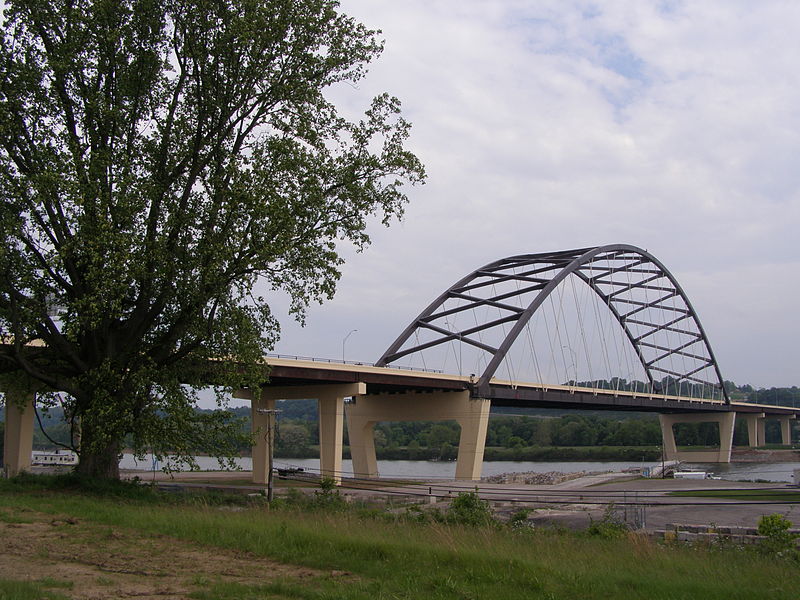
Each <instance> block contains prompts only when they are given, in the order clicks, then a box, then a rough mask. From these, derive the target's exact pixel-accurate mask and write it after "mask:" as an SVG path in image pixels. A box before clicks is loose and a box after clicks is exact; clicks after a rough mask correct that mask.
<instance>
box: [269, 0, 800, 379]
mask: <svg viewBox="0 0 800 600" xmlns="http://www.w3.org/2000/svg"><path fill="white" fill-rule="evenodd" d="M342 9H343V10H344V11H345V12H346V13H348V14H350V15H352V16H354V17H355V18H357V19H359V20H361V21H362V22H364V23H365V24H366V25H367V26H369V27H374V28H380V29H382V30H383V37H384V38H385V39H386V50H385V52H384V55H383V56H382V57H381V58H380V59H379V60H378V61H377V62H376V63H375V64H374V65H373V66H372V68H371V72H370V74H369V75H368V77H367V78H366V79H365V80H364V81H362V82H360V83H359V85H358V87H357V88H352V87H345V88H340V89H337V90H335V91H334V92H333V96H334V98H335V99H336V101H337V103H338V104H339V105H341V106H342V107H343V109H344V110H346V111H349V112H353V113H354V112H355V111H356V110H358V109H363V107H364V106H366V104H367V102H368V99H369V98H370V97H371V96H373V95H375V94H377V93H379V92H382V91H389V92H390V93H392V94H395V95H397V96H398V97H400V98H401V100H402V101H403V106H404V113H405V115H406V116H407V117H408V118H409V119H410V120H411V121H412V122H413V124H414V129H413V133H412V140H411V146H412V149H413V150H414V151H415V152H416V153H417V154H418V155H419V156H420V158H421V159H422V160H423V162H424V163H425V164H426V167H427V169H428V172H429V181H428V183H427V184H426V185H425V186H423V187H419V188H413V189H409V190H408V193H409V198H410V204H409V206H408V210H407V214H406V218H405V221H404V222H403V223H402V224H400V225H394V226H392V227H391V228H389V229H382V228H377V229H373V231H372V234H373V245H372V247H371V248H369V249H368V250H367V251H366V253H365V254H363V255H357V256H348V263H347V265H346V267H345V271H344V276H343V278H342V280H341V282H340V291H339V294H338V296H337V298H336V299H335V300H334V301H333V302H331V303H330V304H328V305H326V306H323V307H319V308H314V309H313V310H312V311H311V313H310V320H309V324H308V327H307V328H306V330H305V331H298V330H296V329H295V328H293V327H292V326H291V325H286V327H285V331H284V339H283V341H282V342H281V346H280V348H282V349H286V350H290V351H292V352H294V353H298V354H315V353H317V352H325V353H328V354H329V355H331V356H332V357H334V358H335V357H336V356H338V354H340V353H341V347H340V345H341V339H342V337H344V335H346V334H347V332H348V331H349V330H350V329H353V328H359V332H358V334H354V335H353V336H352V337H351V338H350V339H349V340H348V342H347V345H348V347H349V348H351V350H352V356H357V357H358V358H361V359H363V360H374V359H375V358H377V356H378V355H380V353H381V352H382V350H383V348H385V347H386V346H388V345H389V343H390V342H391V341H392V340H393V339H394V337H395V336H396V335H397V334H398V333H399V332H400V330H402V328H403V327H404V326H405V324H406V323H407V322H408V321H409V320H411V319H412V318H413V317H414V316H415V314H416V313H417V312H418V311H419V310H421V309H422V308H423V307H424V306H425V305H426V304H427V303H428V302H430V300H432V299H433V298H434V297H435V296H436V295H437V294H438V293H439V292H440V291H442V290H444V289H445V288H446V287H448V286H449V285H450V284H451V283H452V282H453V281H455V280H456V279H458V278H459V277H461V276H462V275H464V274H466V273H468V272H470V271H471V270H473V269H474V268H476V267H478V266H480V265H482V264H484V263H487V262H490V261H491V260H494V259H496V258H499V257H502V256H507V255H512V254H519V253H527V252H539V251H547V250H556V249H565V248H572V247H584V246H590V245H595V244H601V243H616V242H623V243H632V244H635V245H638V246H641V247H644V248H647V249H649V250H650V251H651V252H652V253H653V254H655V255H656V256H657V257H659V258H660V259H661V260H662V261H663V262H664V263H665V264H666V265H667V267H668V268H669V269H670V270H671V271H672V272H673V273H674V274H675V275H676V276H677V278H678V280H679V281H683V280H684V279H686V280H688V281H689V285H687V289H689V293H690V297H691V299H692V301H693V302H694V304H695V307H696V308H697V309H698V312H699V313H700V315H701V319H703V320H704V322H706V321H707V323H706V328H707V330H708V333H709V337H710V338H711V340H712V344H713V345H714V347H715V349H716V351H717V354H718V355H720V356H724V357H725V361H724V363H723V369H724V375H725V376H726V377H727V378H729V379H733V380H736V381H751V382H754V383H757V384H762V385H768V384H771V383H775V382H781V383H783V384H788V383H792V377H794V374H793V369H792V365H796V364H797V363H798V362H799V361H798V359H800V351H798V350H796V349H794V348H793V347H792V346H791V345H790V344H788V343H787V340H788V339H791V338H797V337H798V334H800V324H798V322H797V319H795V318H793V315H792V306H791V305H792V299H793V298H795V297H797V295H798V293H799V292H800V284H798V283H797V277H796V274H797V267H798V258H800V257H799V256H798V250H797V241H796V231H797V229H798V225H800V191H798V183H799V176H798V169H797V168H796V166H795V164H796V157H797V156H798V154H800V153H799V152H798V151H799V150H800V109H798V107H800V85H798V83H800V82H798V78H800V68H799V67H800V64H798V63H800V38H798V36H797V35H796V31H794V24H796V23H797V22H798V18H800V14H799V13H800V5H796V4H794V3H787V2H777V1H775V2H769V1H768V2H759V3H752V2H743V1H742V2H734V1H728V0H719V1H716V2H712V1H709V2H702V3H688V2H686V3H684V2H656V1H653V2H636V3H630V2H613V1H611V2H602V3H595V2H577V1H576V2H567V1H552V2H545V1H536V2H530V1H506V2H481V1H477V0H472V1H456V0H427V1H425V2H422V1H419V0H406V1H404V2H388V1H376V0H345V1H344V2H342ZM743 288H746V289H747V290H759V293H758V294H755V295H754V296H751V295H748V294H750V292H747V293H745V294H742V292H741V290H742V289H743ZM770 290H775V292H776V294H779V295H780V298H781V299H782V300H781V302H778V303H777V304H774V303H766V302H764V300H763V298H764V297H766V296H769V295H770ZM732 295H733V296H735V297H738V298H742V297H745V298H747V299H748V302H750V303H751V304H750V309H751V310H750V311H749V313H748V314H751V315H757V317H750V318H749V322H748V324H747V327H745V328H744V330H743V331H742V334H743V335H742V336H739V335H736V334H735V333H732V332H731V330H730V327H731V325H732V324H735V323H740V324H741V323H742V322H741V313H740V312H738V311H739V308H737V306H739V304H738V303H737V302H735V301H732V300H731V296H732ZM759 305H761V307H762V310H759ZM360 324H361V325H360ZM753 339H758V340H759V346H760V347H759V349H758V350H756V349H754V348H753V347H752V344H751V343H750V341H751V340H753ZM717 340H719V341H717ZM773 348H774V352H775V356H774V357H773V358H774V360H772V359H770V357H771V354H770V353H771V352H772V351H773ZM348 354H350V352H348ZM794 383H797V382H796V381H794Z"/></svg>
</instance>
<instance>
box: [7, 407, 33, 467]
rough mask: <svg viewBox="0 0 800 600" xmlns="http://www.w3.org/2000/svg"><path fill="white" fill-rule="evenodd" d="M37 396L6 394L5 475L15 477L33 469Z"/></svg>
mask: <svg viewBox="0 0 800 600" xmlns="http://www.w3.org/2000/svg"><path fill="white" fill-rule="evenodd" d="M34 400H35V394H33V393H28V394H21V395H16V394H15V393H13V392H5V403H6V426H5V438H4V441H3V474H4V475H5V477H14V476H15V475H18V474H19V473H21V472H22V471H27V470H29V469H30V468H31V452H32V451H33V411H34V408H33V403H34Z"/></svg>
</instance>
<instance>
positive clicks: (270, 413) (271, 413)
mask: <svg viewBox="0 0 800 600" xmlns="http://www.w3.org/2000/svg"><path fill="white" fill-rule="evenodd" d="M257 412H258V413H260V414H262V415H267V502H272V498H273V497H274V491H273V485H272V482H273V477H272V455H273V450H274V440H273V436H272V423H273V421H274V420H275V415H277V414H280V413H281V412H282V411H281V410H280V409H277V408H259V409H258V411H257Z"/></svg>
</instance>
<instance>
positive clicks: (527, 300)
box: [5, 244, 800, 483]
mask: <svg viewBox="0 0 800 600" xmlns="http://www.w3.org/2000/svg"><path fill="white" fill-rule="evenodd" d="M265 361H266V362H267V364H268V365H269V366H270V378H269V381H265V382H264V383H263V385H262V386H261V388H260V389H258V390H249V389H248V390H238V391H237V392H236V393H235V395H236V396H237V397H239V398H245V399H249V400H250V401H251V405H252V421H253V430H254V432H256V434H257V435H256V436H255V446H254V447H253V480H254V482H257V483H265V482H266V480H267V456H268V451H269V449H268V439H267V436H265V435H263V434H262V433H260V432H267V431H271V430H272V426H273V422H272V420H273V419H274V407H275V402H276V400H290V399H316V400H317V401H318V402H319V428H320V466H321V472H322V473H323V474H325V475H329V476H332V477H334V478H336V479H339V478H340V475H341V471H342V469H341V464H342V440H343V431H344V421H345V418H346V419H347V424H348V435H349V438H350V451H351V455H352V458H353V470H354V472H355V474H356V475H357V476H360V477H375V476H377V475H378V470H377V461H376V458H375V447H374V435H373V428H374V425H375V424H376V423H378V422H381V421H404V420H455V421H457V422H458V423H459V424H460V426H461V437H460V442H459V449H458V460H457V465H456V478H457V479H468V480H471V479H478V478H480V473H481V466H482V460H483V451H484V445H485V438H486V430H487V426H488V418H489V411H490V407H491V406H511V407H548V408H562V409H590V410H615V411H620V410H626V411H641V412H655V413H658V414H659V419H660V422H661V427H662V433H663V439H664V448H665V454H666V458H668V459H670V460H674V459H677V460H685V461H690V462H729V461H730V455H731V447H732V440H733V430H734V426H735V422H736V418H741V419H744V420H745V421H746V422H747V426H748V435H749V443H750V445H751V446H759V445H763V444H764V430H765V427H764V423H765V420H766V419H778V420H779V421H780V423H781V437H782V443H784V444H789V443H790V441H791V419H794V418H796V414H797V412H798V410H800V409H794V408H789V407H782V406H766V405H755V404H748V403H744V402H732V401H731V399H730V398H729V397H728V394H727V391H726V390H725V387H724V384H723V379H722V375H721V372H720V368H719V365H718V364H717V361H716V358H715V357H714V353H713V351H712V349H711V344H710V343H709V340H708V338H707V336H706V334H705V331H704V330H703V328H702V325H701V323H700V320H699V318H698V316H697V314H696V312H695V310H694V308H693V307H692V305H691V303H690V302H689V299H688V297H687V296H686V294H685V292H684V291H683V289H682V288H681V287H680V285H679V284H678V282H677V280H676V279H675V277H674V276H673V275H672V274H671V273H670V272H669V271H668V270H667V269H666V268H665V267H664V265H663V264H661V263H660V262H659V261H658V260H657V259H656V258H655V257H654V256H652V255H651V254H649V253H648V252H647V251H645V250H642V249H640V248H636V247H634V246H629V245H622V244H617V245H608V246H598V247H594V248H582V249H577V250H567V251H560V252H550V253H539V254H526V255H519V256H513V257H508V258H504V259H501V260H498V261H495V262H493V263H490V264H488V265H485V266H483V267H481V268H479V269H477V270H475V271H473V272H472V273H470V274H468V275H466V276H465V277H463V278H461V279H460V280H458V281H457V282H456V283H455V284H453V285H452V286H450V287H449V288H448V289H447V290H445V291H444V292H443V293H442V294H441V295H440V296H439V297H437V298H436V299H435V300H434V301H433V302H431V303H430V304H429V305H428V306H427V307H426V308H425V309H424V310H423V311H422V312H421V313H420V314H419V315H418V316H417V317H416V318H415V319H414V320H412V321H411V323H410V324H409V325H408V327H406V329H405V330H404V331H403V332H402V333H401V334H400V335H399V336H398V337H397V339H396V340H395V341H394V342H393V343H392V344H391V345H390V346H389V347H388V348H387V350H386V352H384V354H383V355H382V356H381V357H380V358H379V359H378V361H377V362H376V363H374V364H371V365H367V364H360V363H343V362H342V363H338V362H333V361H322V360H315V359H300V358H287V357H279V356H277V357H275V356H273V357H266V358H265ZM429 366H435V367H436V368H433V369H432V368H429ZM545 381H549V382H550V383H545ZM33 402H34V398H33V397H29V398H26V399H24V401H23V402H21V403H13V402H8V403H7V404H6V442H5V472H6V474H14V473H16V472H19V471H20V470H23V469H25V468H26V467H27V466H29V460H30V449H31V443H32V428H33V417H32V413H33V410H32V404H33ZM18 405H19V406H18ZM26 405H27V406H30V407H31V410H27V409H26ZM682 422H713V423H716V424H717V425H718V428H719V438H720V444H719V448H718V449H716V450H714V451H712V452H709V451H702V452H686V451H679V450H678V448H677V447H676V444H675V436H674V425H675V424H676V423H682ZM26 458H27V460H28V462H27V463H26Z"/></svg>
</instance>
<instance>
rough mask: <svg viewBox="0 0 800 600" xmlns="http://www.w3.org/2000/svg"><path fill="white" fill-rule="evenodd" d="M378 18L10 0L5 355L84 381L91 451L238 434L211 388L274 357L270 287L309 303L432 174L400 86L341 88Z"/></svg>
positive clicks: (0, 124)
mask: <svg viewBox="0 0 800 600" xmlns="http://www.w3.org/2000/svg"><path fill="white" fill-rule="evenodd" d="M378 33H379V32H376V31H371V30H368V29H367V28H365V27H364V26H363V25H361V24H359V23H357V22H356V21H354V20H353V19H352V18H350V17H348V16H346V15H343V14H341V13H340V12H339V10H338V3H337V2H336V1H334V0H199V1H197V2H192V3H189V2H183V1H182V0H162V1H153V0H11V1H7V2H6V9H5V13H4V17H3V35H2V49H1V50H0V198H2V206H1V207H0V236H2V246H0V335H2V337H3V345H2V349H0V369H2V370H3V371H14V372H16V373H18V374H22V375H24V378H26V379H27V380H29V381H32V382H35V384H36V385H38V386H40V389H43V390H45V391H48V390H49V391H51V392H60V393H61V392H63V393H65V394H66V395H65V396H64V402H65V404H66V407H65V408H66V410H67V414H68V415H69V416H70V418H71V419H72V420H73V421H74V422H77V421H78V420H79V421H80V427H81V433H82V437H81V443H80V448H79V452H80V458H81V463H80V467H79V469H80V470H81V471H83V472H84V473H86V474H90V475H95V476H111V477H114V476H118V467H117V460H118V455H119V453H120V451H121V448H122V444H123V442H124V443H132V444H133V445H134V446H135V448H136V449H139V450H143V449H153V450H155V451H157V452H163V451H166V450H170V451H177V452H179V453H184V454H190V453H191V452H194V451H196V450H198V449H199V447H201V446H204V445H205V446H212V447H216V448H217V449H219V447H220V446H219V444H220V440H224V439H225V438H226V435H227V434H228V433H229V430H228V429H227V428H226V427H225V424H224V422H223V419H219V418H216V419H215V418H203V417H200V416H198V413H197V411H195V410H194V405H195V402H196V393H195V390H196V389H197V388H199V387H201V386H204V385H207V384H208V383H209V382H213V383H214V384H216V385H218V386H221V387H222V388H225V387H226V386H227V387H228V388H230V387H231V386H236V385H242V384H243V383H247V381H255V380H256V379H257V378H259V377H263V376H264V372H263V368H262V369H261V370H260V371H259V370H258V369H259V366H260V359H261V357H262V356H263V354H264V353H265V352H266V351H268V350H269V349H270V348H271V347H272V346H273V344H274V342H275V340H276V336H277V334H278V324H277V322H276V321H275V319H274V317H273V316H272V315H271V313H270V310H269V306H268V303H267V301H266V300H265V299H264V298H263V297H260V295H259V293H258V290H266V292H270V291H271V290H283V291H285V292H288V294H289V295H290V297H291V299H292V309H293V312H294V313H295V314H296V315H298V316H299V317H300V318H302V313H303V309H304V307H306V306H307V305H308V303H309V302H312V301H317V300H319V301H321V300H323V299H325V298H328V297H330V296H331V295H332V294H333V292H334V288H335V285H336V282H337V280H338V277H339V268H340V266H341V262H342V261H341V259H340V257H339V255H338V254H337V243H341V241H349V242H351V243H353V244H355V245H356V246H357V247H358V248H363V247H364V246H365V245H366V244H368V243H369V238H368V236H367V234H366V233H365V228H366V225H367V222H368V221H369V220H370V219H371V218H372V217H373V216H374V217H377V218H378V219H379V220H382V221H383V222H384V223H385V224H386V223H388V222H389V221H390V220H391V219H393V218H395V217H398V216H400V215H401V213H402V208H403V205H404V203H405V201H406V197H405V195H404V194H403V193H402V191H401V186H402V184H403V183H404V182H411V183H416V182H420V181H422V180H423V178H424V172H423V168H422V166H421V164H420V162H419V161H418V160H417V158H416V157H415V156H414V155H413V154H412V153H410V152H409V151H407V150H406V149H405V148H404V143H405V141H406V139H407V136H408V130H409V125H408V123H407V122H406V121H405V120H403V118H402V117H401V116H400V108H399V102H398V101H397V99H395V98H393V97H390V96H388V95H380V96H378V97H376V98H374V99H373V100H372V102H371V105H370V106H368V107H365V108H366V111H365V113H364V115H363V117H361V118H360V119H347V118H345V117H344V116H342V114H341V111H340V110H337V108H336V107H335V106H334V105H333V104H332V102H331V101H330V100H329V99H328V98H327V97H326V95H325V94H326V93H327V92H328V91H329V90H330V89H331V88H332V87H333V88H335V87H336V86H343V85H344V86H347V85H349V86H353V82H356V81H357V80H359V79H360V78H361V77H362V76H363V75H364V72H365V66H366V65H367V64H368V63H369V62H370V61H371V60H372V59H374V58H375V57H376V56H377V55H378V54H379V53H380V51H381V49H382V45H381V43H380V41H379V40H378V38H377V35H378ZM350 89H351V90H352V89H353V88H352V87H351V88H350ZM37 340H41V341H37ZM42 342H43V343H42ZM243 373H244V374H245V375H243ZM243 377H249V379H243Z"/></svg>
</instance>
